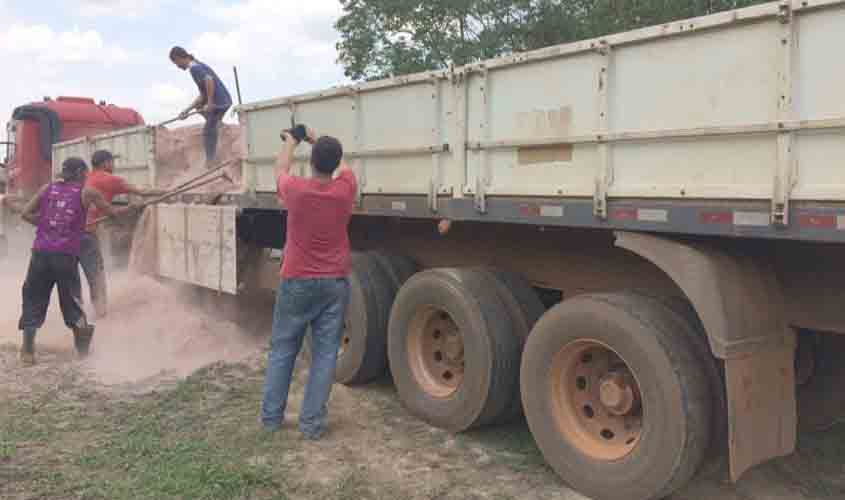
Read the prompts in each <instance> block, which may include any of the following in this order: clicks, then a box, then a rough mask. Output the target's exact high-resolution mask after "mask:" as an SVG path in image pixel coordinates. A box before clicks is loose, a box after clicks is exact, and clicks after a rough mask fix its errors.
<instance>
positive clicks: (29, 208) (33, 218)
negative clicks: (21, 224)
mask: <svg viewBox="0 0 845 500" xmlns="http://www.w3.org/2000/svg"><path fill="white" fill-rule="evenodd" d="M49 187H50V185H49V184H48V185H45V186H42V187H41V189H39V190H38V193H36V194H35V196H33V197H32V199H30V200H29V201H28V202H26V205H24V207H23V212H21V218H22V219H23V220H25V221H27V222H29V223H30V224H32V225H33V226H37V225H38V209H39V208H40V206H41V198H42V197H43V196H44V193H46V192H47V189H48V188H49Z"/></svg>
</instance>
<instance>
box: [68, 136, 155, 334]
mask: <svg viewBox="0 0 845 500" xmlns="http://www.w3.org/2000/svg"><path fill="white" fill-rule="evenodd" d="M114 158H115V156H114V155H112V154H111V152H109V151H105V150H99V151H96V152H94V155H93V156H92V157H91V166H92V167H93V168H94V169H93V171H92V172H91V173H90V174H88V179H87V180H86V181H85V187H86V188H88V189H94V190H96V191H98V192H99V193H100V194H101V195H102V196H103V198H105V200H106V203H111V202H112V200H113V199H114V197H115V196H118V195H121V194H135V195H139V196H152V195H154V194H157V191H154V190H145V189H140V188H137V187H135V186H133V185H132V184H129V183H128V182H126V181H125V180H124V179H123V178H122V177H118V176H116V175H114V174H113V173H112V172H114ZM103 215H105V214H104V213H103V212H102V211H101V210H99V209H97V208H96V207H92V208H91V209H90V210H89V211H88V218H87V224H86V225H85V232H84V233H83V235H82V248H81V250H80V255H79V263H80V265H81V266H82V271H83V272H84V273H85V279H86V280H87V281H88V288H89V289H90V290H91V302H93V303H94V311H95V313H96V317H97V318H102V317H104V316H105V315H106V309H107V303H108V297H107V295H106V293H107V292H106V289H107V287H106V271H105V263H104V260H103V252H102V250H101V246H100V238H99V237H98V234H97V233H98V230H97V229H98V228H97V226H98V225H99V224H96V223H95V221H96V220H97V219H99V218H101V217H103ZM80 296H81V295H80Z"/></svg>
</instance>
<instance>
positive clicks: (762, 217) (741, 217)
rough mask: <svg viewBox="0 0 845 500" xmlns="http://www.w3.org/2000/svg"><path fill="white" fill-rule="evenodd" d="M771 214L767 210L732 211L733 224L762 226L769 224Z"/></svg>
mask: <svg viewBox="0 0 845 500" xmlns="http://www.w3.org/2000/svg"><path fill="white" fill-rule="evenodd" d="M771 220H772V219H771V216H770V215H769V214H768V213H767V212H734V220H733V223H734V225H735V226H758V227H764V226H768V225H770V224H771Z"/></svg>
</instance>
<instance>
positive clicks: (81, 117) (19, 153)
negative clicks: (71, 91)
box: [0, 97, 144, 197]
mask: <svg viewBox="0 0 845 500" xmlns="http://www.w3.org/2000/svg"><path fill="white" fill-rule="evenodd" d="M143 124H144V119H143V118H142V117H141V115H140V114H138V112H137V111H135V110H133V109H129V108H121V107H118V106H115V105H113V104H106V103H105V102H99V103H97V102H95V101H94V99H91V98H87V97H59V98H57V99H55V100H54V99H50V98H45V99H44V100H43V101H41V102H35V103H31V104H27V105H24V106H20V107H18V108H16V109H15V110H14V112H13V113H12V120H11V121H10V122H9V123H8V125H7V128H6V135H7V142H6V143H4V144H3V145H4V146H5V154H4V155H3V157H2V158H0V161H2V162H3V163H4V164H5V168H4V169H3V170H5V184H6V192H8V193H9V194H15V195H19V196H23V197H28V196H31V195H32V194H34V193H35V191H37V190H38V189H39V188H40V187H41V186H43V185H44V184H46V183H48V182H50V180H51V178H52V166H51V159H52V148H53V144H55V143H57V142H62V141H67V140H71V139H76V138H78V137H84V136H88V135H95V134H101V133H104V132H109V131H112V130H117V129H122V128H127V127H133V126H137V125H143ZM85 160H86V161H89V159H88V158H85Z"/></svg>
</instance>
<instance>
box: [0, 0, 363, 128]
mask: <svg viewBox="0 0 845 500" xmlns="http://www.w3.org/2000/svg"><path fill="white" fill-rule="evenodd" d="M340 13H341V8H340V4H339V2H338V1H337V0H308V1H306V2H302V1H300V0H195V1H189V0H77V1H70V0H65V1H59V0H28V1H27V0H0V64H2V65H3V66H4V68H3V71H2V74H3V77H2V79H0V86H2V87H0V88H1V89H2V92H0V122H3V123H5V122H6V121H7V120H8V119H9V117H10V116H11V112H12V110H13V109H14V107H16V106H18V105H20V104H23V103H26V102H31V101H34V100H40V99H41V98H43V97H44V96H52V97H55V96H59V95H71V96H87V97H93V98H95V99H97V100H106V101H107V102H111V103H115V104H117V105H122V106H128V107H132V108H134V109H136V110H138V111H139V112H140V113H141V114H142V115H143V116H144V118H145V119H146V121H147V122H148V123H153V122H156V121H161V120H164V119H167V118H170V117H172V116H173V115H175V114H177V113H178V112H179V110H181V109H182V108H184V107H185V106H186V105H187V104H189V103H190V101H191V100H192V99H193V98H194V97H195V94H196V87H195V86H194V84H193V82H192V81H191V79H190V76H189V75H188V74H187V73H186V72H182V71H180V70H178V69H177V68H176V67H175V66H173V65H172V64H171V63H170V62H169V60H168V58H167V53H168V51H169V49H170V47H171V46H172V45H183V46H185V47H186V48H187V49H188V50H190V51H192V52H193V53H194V54H195V55H196V56H197V58H198V59H200V60H202V61H204V62H206V63H208V64H209V65H210V66H211V67H213V68H214V69H215V71H216V72H217V73H218V74H219V75H220V76H221V77H222V78H223V80H224V82H225V83H226V85H227V86H228V87H229V89H230V91H231V93H232V96H233V98H235V99H236V97H235V86H234V78H233V76H232V66H233V65H237V66H238V73H239V76H240V81H241V91H242V94H243V98H244V101H245V102H250V101H256V100H260V99H268V98H274V97H281V96H286V95H291V94H295V93H300V92H305V91H309V90H316V89H320V88H324V87H330V86H333V85H338V84H342V83H347V82H346V80H345V79H344V77H343V70H342V68H341V67H340V66H338V65H337V64H336V59H337V54H336V51H335V43H336V42H337V39H338V34H337V32H336V31H335V30H334V27H333V26H334V23H335V21H336V20H337V18H338V17H339V16H340Z"/></svg>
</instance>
